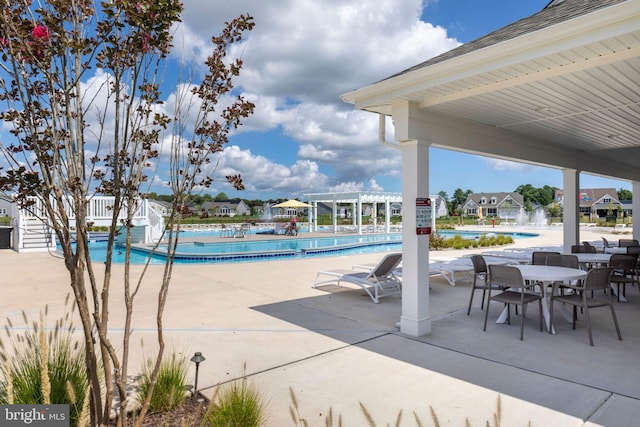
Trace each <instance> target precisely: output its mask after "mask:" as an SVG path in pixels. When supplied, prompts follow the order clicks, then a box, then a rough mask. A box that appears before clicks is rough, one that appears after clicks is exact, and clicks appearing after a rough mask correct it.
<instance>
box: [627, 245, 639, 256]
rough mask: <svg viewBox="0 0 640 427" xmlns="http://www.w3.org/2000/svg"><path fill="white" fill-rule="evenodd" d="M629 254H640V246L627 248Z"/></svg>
mask: <svg viewBox="0 0 640 427" xmlns="http://www.w3.org/2000/svg"><path fill="white" fill-rule="evenodd" d="M627 253H628V254H640V246H635V245H634V246H627Z"/></svg>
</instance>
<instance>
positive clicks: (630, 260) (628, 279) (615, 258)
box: [609, 253, 638, 302]
mask: <svg viewBox="0 0 640 427" xmlns="http://www.w3.org/2000/svg"><path fill="white" fill-rule="evenodd" d="M609 267H611V268H613V273H612V274H611V280H610V282H611V284H615V285H617V293H616V295H617V298H618V302H620V288H621V287H622V295H623V296H624V297H626V296H627V295H626V294H627V292H626V290H627V283H630V284H633V283H636V282H637V267H638V254H628V253H627V254H613V255H611V259H609Z"/></svg>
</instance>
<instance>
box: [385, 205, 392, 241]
mask: <svg viewBox="0 0 640 427" xmlns="http://www.w3.org/2000/svg"><path fill="white" fill-rule="evenodd" d="M384 231H385V232H386V233H387V234H389V233H391V202H390V201H389V199H387V200H385V202H384Z"/></svg>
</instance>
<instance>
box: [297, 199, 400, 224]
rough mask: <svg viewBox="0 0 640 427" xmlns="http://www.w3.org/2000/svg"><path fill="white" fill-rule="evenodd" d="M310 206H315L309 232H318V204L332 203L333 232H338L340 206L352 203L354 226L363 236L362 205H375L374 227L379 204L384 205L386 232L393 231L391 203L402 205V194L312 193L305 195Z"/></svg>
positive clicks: (310, 215) (311, 213)
mask: <svg viewBox="0 0 640 427" xmlns="http://www.w3.org/2000/svg"><path fill="white" fill-rule="evenodd" d="M304 196H305V198H306V199H307V201H308V202H309V204H312V205H313V209H312V210H311V212H310V214H309V231H314V230H317V227H318V202H320V203H327V204H329V203H331V205H332V212H333V215H332V218H333V232H334V233H336V232H337V231H338V222H337V219H338V204H340V203H350V204H351V205H352V209H351V211H352V212H355V213H356V215H353V225H354V226H356V227H357V232H358V234H362V231H363V229H362V205H363V204H372V205H373V214H372V217H373V226H374V227H376V226H377V223H376V221H377V214H376V213H377V212H376V209H377V205H378V203H384V212H385V215H384V220H385V232H387V233H389V232H390V231H391V222H390V218H391V209H390V206H391V203H402V193H385V192H367V191H357V192H342V193H312V194H305V195H304Z"/></svg>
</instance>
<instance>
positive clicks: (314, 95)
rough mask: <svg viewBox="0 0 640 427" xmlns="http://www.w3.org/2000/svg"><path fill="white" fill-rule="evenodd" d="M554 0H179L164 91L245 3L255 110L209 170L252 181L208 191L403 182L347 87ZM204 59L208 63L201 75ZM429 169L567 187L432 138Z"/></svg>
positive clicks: (452, 178) (331, 188) (249, 193)
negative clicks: (349, 100)
mask: <svg viewBox="0 0 640 427" xmlns="http://www.w3.org/2000/svg"><path fill="white" fill-rule="evenodd" d="M548 2H549V0H484V1H477V0H268V1H256V0H233V1H229V0H183V3H184V13H183V15H182V24H181V25H180V26H178V27H177V28H176V29H175V39H174V50H173V52H172V54H171V57H170V58H171V59H170V61H169V62H168V64H167V75H166V77H167V79H166V82H165V85H164V86H163V89H164V94H163V96H164V97H165V98H166V99H167V101H170V100H171V99H175V97H174V96H173V95H174V94H173V93H172V91H175V88H176V85H175V83H174V84H173V86H172V82H174V81H175V79H173V78H175V76H176V74H177V73H178V70H180V69H181V66H180V64H181V63H184V62H190V61H195V62H196V63H200V64H202V63H203V62H204V59H205V58H206V56H207V52H208V51H211V44H210V38H211V36H212V35H214V34H215V33H217V32H219V31H220V30H221V29H222V28H223V24H224V22H225V21H230V20H232V19H233V18H235V17H237V16H239V15H240V14H242V13H246V14H250V15H251V16H253V18H254V20H255V24H256V25H255V28H254V29H253V30H252V31H251V32H249V33H247V37H246V40H245V41H244V42H243V43H241V44H239V45H237V46H234V48H233V49H232V50H231V51H230V52H229V57H230V58H234V57H240V58H241V59H242V61H243V68H242V70H241V75H240V76H239V78H237V79H236V80H235V83H236V89H237V91H238V93H241V94H242V95H243V96H244V97H246V98H247V99H249V100H251V101H252V102H253V103H255V105H256V109H255V113H254V114H253V115H252V116H251V117H250V118H248V119H245V120H244V121H243V125H242V126H241V128H240V129H239V130H238V131H237V132H235V133H234V134H233V135H232V136H231V139H230V143H229V144H228V145H227V146H226V148H225V149H224V151H223V152H222V153H221V155H220V157H219V159H218V160H219V161H218V162H213V166H211V170H210V171H209V172H210V173H211V174H213V175H214V176H215V177H224V176H225V175H235V174H241V175H242V177H243V180H244V184H245V187H246V190H244V191H236V190H234V189H233V188H232V187H231V186H230V185H228V184H226V183H224V182H223V180H220V181H216V182H214V184H213V186H212V187H211V188H209V189H207V190H206V192H207V193H209V194H211V195H213V196H215V195H217V194H218V193H220V192H224V193H225V194H227V195H228V196H229V197H231V198H233V197H239V198H243V199H262V200H267V199H278V198H281V199H288V198H301V199H304V195H305V194H309V193H327V192H341V191H387V192H401V185H402V183H401V155H400V152H399V151H398V150H394V149H392V148H388V147H385V146H383V145H382V144H380V143H379V142H378V116H377V115H376V114H372V113H367V112H362V111H357V110H355V108H354V106H353V105H351V104H346V103H345V102H343V101H342V100H341V98H340V95H341V94H344V93H347V92H350V91H352V90H355V89H359V88H362V87H364V86H367V85H370V84H372V83H375V82H377V81H379V80H381V79H384V78H386V77H388V76H390V75H393V74H395V73H397V72H399V71H402V70H404V69H406V68H408V67H411V66H413V65H415V64H417V63H420V62H423V61H425V60H427V59H429V58H431V57H433V56H436V55H438V54H440V53H443V52H446V51H448V50H450V49H452V48H455V47H456V46H459V45H460V44H463V43H466V42H469V41H471V40H474V39H476V38H478V37H481V36H483V35H485V34H488V33H490V32H491V31H493V30H495V29H498V28H500V27H502V26H505V25H507V24H509V23H512V22H515V21H517V20H519V19H522V18H524V17H527V16H529V15H531V14H533V13H535V12H538V11H540V10H542V9H543V8H544V6H545V5H546V4H547V3H548ZM203 71H204V66H202V68H201V69H200V73H201V74H200V77H201V76H202V72H203ZM98 73H99V71H96V76H94V77H95V79H96V80H100V76H99V75H98ZM167 104H170V102H167ZM390 127H391V125H390V124H389V126H388V128H390ZM387 131H388V135H389V137H391V135H392V133H391V130H390V129H387ZM388 139H390V138H388ZM214 166H216V167H217V169H215V170H214V169H213V168H214ZM429 170H430V176H429V186H430V192H431V194H436V193H438V192H440V191H444V192H446V193H447V195H448V196H449V197H451V196H453V193H454V192H455V190H456V189H457V188H461V189H462V190H464V191H466V190H472V191H473V192H474V193H479V192H502V191H513V190H515V189H516V188H517V187H518V186H519V185H523V184H531V185H533V186H534V187H542V186H544V185H550V186H554V187H562V174H561V172H560V171H558V170H554V169H547V168H541V167H534V166H530V165H524V164H518V163H512V162H506V161H503V160H496V159H489V158H483V157H479V156H474V155H470V154H464V153H458V152H453V151H447V150H442V149H436V148H431V149H430V164H429ZM167 181H168V177H167V172H166V167H163V166H162V164H160V165H159V167H158V170H157V174H155V176H154V179H153V180H152V182H151V188H150V189H149V190H150V191H154V192H156V193H158V194H169V189H168V188H167V187H166V182H167ZM581 187H582V188H596V187H613V188H616V189H619V188H625V189H631V185H630V184H629V183H627V182H622V181H614V180H607V179H603V178H598V177H593V176H590V175H585V174H583V175H582V176H581Z"/></svg>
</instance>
